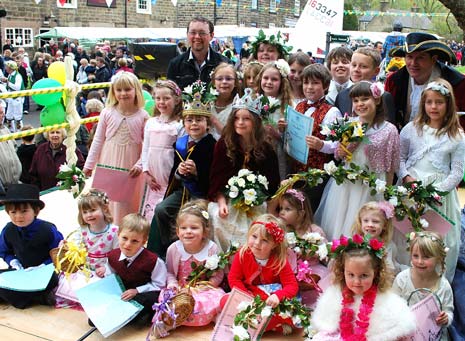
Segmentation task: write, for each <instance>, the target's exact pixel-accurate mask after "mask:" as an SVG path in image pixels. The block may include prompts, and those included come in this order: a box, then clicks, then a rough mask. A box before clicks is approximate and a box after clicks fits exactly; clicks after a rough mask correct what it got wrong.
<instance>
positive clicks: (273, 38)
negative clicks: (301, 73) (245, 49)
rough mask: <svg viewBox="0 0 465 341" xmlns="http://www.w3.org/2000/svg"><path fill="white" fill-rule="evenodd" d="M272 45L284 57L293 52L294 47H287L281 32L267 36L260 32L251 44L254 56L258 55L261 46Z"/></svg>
mask: <svg viewBox="0 0 465 341" xmlns="http://www.w3.org/2000/svg"><path fill="white" fill-rule="evenodd" d="M262 43H264V44H270V45H273V46H275V47H276V48H277V49H278V52H279V54H280V55H282V56H287V55H288V54H290V53H291V51H292V46H286V42H285V41H284V39H283V37H282V35H281V31H278V33H277V34H276V35H274V34H272V35H270V36H267V35H266V34H265V32H263V30H259V31H258V36H256V37H255V39H254V41H252V43H251V52H252V54H253V55H256V53H257V51H258V48H259V47H260V44H262Z"/></svg>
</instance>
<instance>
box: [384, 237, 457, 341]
mask: <svg viewBox="0 0 465 341" xmlns="http://www.w3.org/2000/svg"><path fill="white" fill-rule="evenodd" d="M408 242H409V249H410V259H411V264H412V267H411V268H410V269H406V270H404V271H402V272H401V273H400V274H398V275H397V277H396V279H395V281H394V285H393V286H392V288H393V290H394V291H395V292H396V293H397V294H399V295H400V296H401V297H403V298H404V299H406V300H407V299H409V298H410V295H411V294H412V293H413V292H414V291H415V290H416V289H423V288H426V289H428V290H430V291H432V292H434V293H435V294H436V295H437V298H439V300H440V301H441V304H442V311H441V312H440V313H439V314H438V315H437V316H435V320H436V323H437V324H438V325H439V326H444V327H448V326H450V324H451V323H452V320H453V318H454V296H453V293H452V288H451V286H450V284H449V282H448V281H447V279H446V278H445V277H444V270H445V259H446V254H447V251H448V250H447V247H446V245H445V244H444V242H443V240H442V238H441V236H440V235H439V234H437V233H435V232H412V233H410V236H409V241H408ZM428 294H429V293H428ZM428 294H426V295H428ZM421 298H424V297H422V296H421V295H418V294H412V297H411V298H410V302H409V305H414V304H415V303H417V302H418V301H420V300H421ZM435 340H449V337H448V334H447V330H446V329H444V330H443V331H442V337H441V338H436V339H435Z"/></svg>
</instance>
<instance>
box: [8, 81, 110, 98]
mask: <svg viewBox="0 0 465 341" xmlns="http://www.w3.org/2000/svg"><path fill="white" fill-rule="evenodd" d="M110 85H111V83H110V82H105V83H94V84H83V85H80V86H79V87H80V89H81V90H88V89H101V88H109V87H110ZM65 90H68V88H67V87H65V86H57V87H54V88H45V89H31V90H21V91H14V92H5V93H0V98H16V97H27V96H31V95H37V94H51V93H54V92H60V91H65Z"/></svg>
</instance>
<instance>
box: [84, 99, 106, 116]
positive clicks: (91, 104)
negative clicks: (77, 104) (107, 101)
mask: <svg viewBox="0 0 465 341" xmlns="http://www.w3.org/2000/svg"><path fill="white" fill-rule="evenodd" d="M103 108H104V105H103V103H102V101H100V100H98V99H96V98H91V99H89V100H87V103H86V110H87V112H88V113H91V112H101V111H102V110H103Z"/></svg>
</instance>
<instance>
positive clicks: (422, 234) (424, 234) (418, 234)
mask: <svg viewBox="0 0 465 341" xmlns="http://www.w3.org/2000/svg"><path fill="white" fill-rule="evenodd" d="M417 237H418V238H428V239H430V240H431V241H433V242H435V243H438V244H439V246H440V247H441V248H442V249H443V250H444V252H445V253H447V252H448V251H449V248H448V247H447V246H446V244H445V243H444V241H443V240H442V239H440V238H437V237H436V236H434V235H432V234H430V233H428V232H410V233H409V234H407V245H408V246H407V251H410V243H411V242H412V240H414V239H415V238H417Z"/></svg>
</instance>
